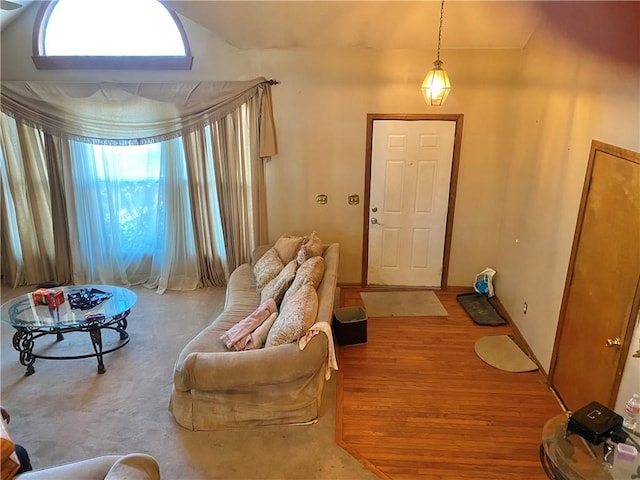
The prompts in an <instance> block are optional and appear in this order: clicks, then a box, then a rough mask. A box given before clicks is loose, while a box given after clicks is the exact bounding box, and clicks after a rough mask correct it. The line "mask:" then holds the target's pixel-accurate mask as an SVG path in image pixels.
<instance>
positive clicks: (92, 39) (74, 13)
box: [42, 0, 187, 56]
mask: <svg viewBox="0 0 640 480" xmlns="http://www.w3.org/2000/svg"><path fill="white" fill-rule="evenodd" d="M43 38H44V41H43V47H44V51H43V52H42V54H43V55H46V56H63V55H68V56H75V55H77V56H184V55H186V54H187V52H185V45H184V42H183V39H182V36H181V34H180V30H179V29H178V27H177V26H176V23H175V21H174V18H173V17H172V16H171V14H170V13H169V12H168V11H167V9H166V8H165V7H164V6H163V5H162V4H160V3H159V2H158V1H156V0H58V2H56V4H55V6H54V7H53V9H52V10H51V13H50V15H49V17H48V21H47V23H46V26H45V31H44V37H43Z"/></svg>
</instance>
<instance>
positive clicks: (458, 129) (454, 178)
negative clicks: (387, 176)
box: [361, 113, 464, 290]
mask: <svg viewBox="0 0 640 480" xmlns="http://www.w3.org/2000/svg"><path fill="white" fill-rule="evenodd" d="M376 120H402V121H409V122H410V121H423V120H433V121H453V122H455V138H454V143H453V158H452V162H451V179H450V181H449V203H448V207H447V225H446V229H445V237H444V253H443V258H442V277H441V280H440V289H441V290H446V289H447V285H448V277H449V257H450V253H451V235H452V231H453V216H454V210H455V204H456V190H457V185H458V168H459V165H460V147H461V145H462V124H463V122H464V115H463V114H461V113H460V114H454V113H451V114H390V113H369V114H367V144H366V150H365V173H364V176H365V181H364V215H363V219H362V233H363V234H362V275H361V286H362V287H368V286H369V282H368V278H367V277H368V265H369V209H370V205H371V162H372V158H371V156H372V152H373V122H374V121H376ZM391 288H392V287H391Z"/></svg>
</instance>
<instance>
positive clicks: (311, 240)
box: [297, 231, 324, 265]
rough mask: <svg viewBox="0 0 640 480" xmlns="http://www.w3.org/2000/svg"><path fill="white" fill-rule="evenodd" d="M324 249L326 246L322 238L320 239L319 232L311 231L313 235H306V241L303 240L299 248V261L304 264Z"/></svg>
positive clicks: (320, 253)
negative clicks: (323, 244)
mask: <svg viewBox="0 0 640 480" xmlns="http://www.w3.org/2000/svg"><path fill="white" fill-rule="evenodd" d="M323 251H324V247H323V246H322V240H320V236H319V235H318V232H316V231H313V232H311V235H309V236H308V237H305V239H304V242H302V245H301V246H300V249H299V250H298V255H297V259H298V263H299V264H300V265H302V264H303V263H304V262H306V261H307V260H309V259H310V258H313V257H317V256H319V255H322V252H323Z"/></svg>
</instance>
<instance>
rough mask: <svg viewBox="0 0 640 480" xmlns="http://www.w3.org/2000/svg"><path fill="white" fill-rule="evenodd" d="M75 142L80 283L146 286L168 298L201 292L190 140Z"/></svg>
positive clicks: (76, 251)
mask: <svg viewBox="0 0 640 480" xmlns="http://www.w3.org/2000/svg"><path fill="white" fill-rule="evenodd" d="M69 143H70V147H71V148H70V152H71V158H70V165H71V182H72V186H73V189H72V190H73V196H71V195H70V196H69V199H68V202H69V203H72V205H70V207H71V208H70V209H69V210H70V211H72V212H73V215H74V216H75V222H73V221H72V222H71V224H72V225H75V231H74V234H75V236H76V238H77V243H76V247H75V248H72V255H73V258H74V265H75V268H74V270H75V271H74V278H75V279H76V282H79V283H116V284H139V283H143V284H145V285H147V286H149V287H154V288H156V287H157V288H158V291H159V292H160V293H161V292H163V291H164V290H165V289H166V288H175V289H193V288H195V287H196V286H197V284H198V276H197V269H196V268H195V267H194V265H195V250H194V242H193V238H192V234H191V232H192V231H193V226H192V222H191V212H190V209H189V201H188V191H187V185H186V182H187V179H186V171H185V164H184V155H183V154H182V151H183V149H182V139H181V138H177V139H173V140H169V141H166V142H161V143H155V144H149V145H126V146H112V145H93V144H87V143H82V142H76V141H73V140H71V141H69ZM170 274H171V279H169V276H170Z"/></svg>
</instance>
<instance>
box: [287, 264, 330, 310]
mask: <svg viewBox="0 0 640 480" xmlns="http://www.w3.org/2000/svg"><path fill="white" fill-rule="evenodd" d="M323 275H324V258H323V257H312V258H310V259H309V260H307V261H306V262H304V263H303V264H302V265H300V266H299V267H298V271H297V272H296V277H295V278H294V279H293V283H291V286H290V287H289V289H288V290H287V293H285V294H284V298H283V299H282V305H284V304H285V303H287V301H288V300H289V299H290V298H291V297H292V296H293V295H294V294H295V293H296V292H297V291H298V289H299V288H300V287H301V286H302V285H304V284H305V283H307V282H310V283H311V284H312V285H313V286H314V288H315V289H316V290H317V289H318V286H319V285H320V282H322V276H323Z"/></svg>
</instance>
